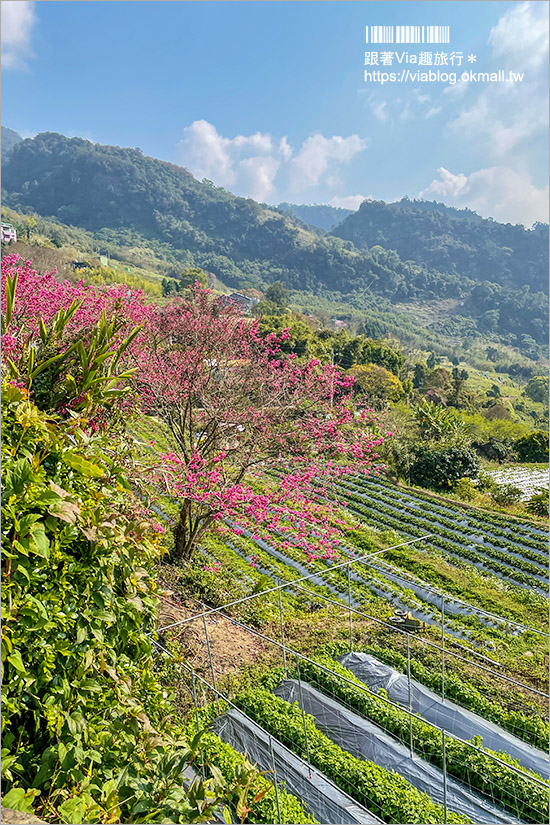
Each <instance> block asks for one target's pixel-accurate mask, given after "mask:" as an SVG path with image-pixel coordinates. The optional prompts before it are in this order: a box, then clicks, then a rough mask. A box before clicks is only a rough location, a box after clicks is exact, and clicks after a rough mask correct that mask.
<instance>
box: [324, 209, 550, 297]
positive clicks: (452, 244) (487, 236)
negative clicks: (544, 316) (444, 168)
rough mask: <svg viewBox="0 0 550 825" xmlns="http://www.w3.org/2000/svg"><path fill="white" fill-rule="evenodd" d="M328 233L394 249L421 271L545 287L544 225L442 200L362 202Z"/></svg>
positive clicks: (533, 288)
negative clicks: (500, 219)
mask: <svg viewBox="0 0 550 825" xmlns="http://www.w3.org/2000/svg"><path fill="white" fill-rule="evenodd" d="M332 234H333V235H337V236H338V237H339V238H344V239H345V240H348V241H352V242H353V243H354V245H355V246H356V247H357V248H358V249H367V248H369V249H370V248H371V247H373V246H376V245H380V246H382V247H384V249H394V250H395V251H396V252H397V254H398V255H399V256H400V258H401V259H402V260H405V261H415V263H418V264H421V265H422V266H425V267H426V268H427V269H438V270H440V271H442V272H450V273H456V274H459V275H463V276H465V277H467V278H472V279H473V280H475V281H481V282H483V281H491V282H493V283H496V284H500V285H501V286H506V287H509V288H511V289H518V288H520V287H524V286H528V287H529V288H530V289H531V291H532V292H538V291H539V290H542V291H545V290H547V289H548V225H547V224H535V226H534V228H533V229H532V230H527V229H525V228H524V227H523V226H520V225H516V226H514V225H512V224H509V223H507V224H503V223H497V222H496V221H493V220H491V219H486V218H481V217H480V216H479V215H477V214H476V213H475V212H472V211H471V210H469V209H460V210H459V209H453V208H452V207H449V206H445V205H444V204H442V203H435V202H429V201H411V200H409V199H408V198H403V199H402V200H401V201H398V202H397V203H385V202H384V201H364V202H363V203H362V204H361V206H360V208H359V209H358V210H357V212H354V213H352V214H351V215H349V216H348V217H347V218H346V219H345V220H344V221H343V223H341V224H340V226H338V227H336V228H334V229H333V232H332Z"/></svg>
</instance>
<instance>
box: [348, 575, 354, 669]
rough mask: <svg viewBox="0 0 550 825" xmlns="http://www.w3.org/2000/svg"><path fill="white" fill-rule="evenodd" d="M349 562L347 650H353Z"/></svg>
mask: <svg viewBox="0 0 550 825" xmlns="http://www.w3.org/2000/svg"><path fill="white" fill-rule="evenodd" d="M350 567H351V562H349V563H348V611H349V652H350V653H352V652H353V613H352V610H351V570H350Z"/></svg>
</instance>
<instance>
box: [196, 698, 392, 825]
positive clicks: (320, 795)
mask: <svg viewBox="0 0 550 825" xmlns="http://www.w3.org/2000/svg"><path fill="white" fill-rule="evenodd" d="M212 728H213V729H214V731H215V733H217V735H218V736H219V737H220V739H223V741H224V742H227V743H228V744H229V745H231V747H232V748H234V749H235V750H238V751H240V752H241V753H246V754H247V756H248V758H249V760H250V761H251V762H252V763H253V764H256V765H258V766H260V767H261V768H262V769H263V770H265V771H271V770H272V762H271V752H270V747H269V736H268V734H267V733H266V732H265V731H264V730H263V728H261V727H260V726H259V725H256V724H255V723H254V722H252V720H250V719H248V718H247V717H246V716H245V715H244V714H243V713H241V712H240V711H238V710H235V709H234V708H231V709H230V710H229V711H227V713H224V714H223V716H219V717H218V718H217V719H215V720H214V721H213V723H212ZM272 742H273V754H274V758H275V769H276V772H277V782H278V784H279V785H280V784H281V783H283V782H284V783H285V785H286V789H287V790H288V791H289V792H290V793H292V794H294V796H296V797H298V799H300V800H301V801H302V802H304V803H305V804H306V805H307V807H308V809H309V811H310V812H311V813H312V814H313V816H314V817H315V818H316V819H317V821H318V822H326V823H331V825H333V823H334V825H337V823H338V825H355V823H364V825H378V823H381V820H380V819H378V818H377V817H376V816H374V814H371V813H370V811H367V809H366V808H363V807H362V806H361V805H359V803H358V802H355V800H353V799H352V798H351V797H349V796H348V795H347V794H345V793H344V792H343V791H341V790H340V789H339V788H337V786H336V785H334V784H333V783H332V782H331V781H330V780H329V779H327V777H326V776H324V774H322V773H319V771H317V770H315V768H311V775H310V769H309V767H308V765H307V763H306V762H304V760H303V759H300V757H298V756H296V755H295V754H293V753H292V752H291V751H289V750H288V749H287V748H284V747H282V746H281V744H280V743H279V742H277V740H275V739H272ZM270 779H272V777H270Z"/></svg>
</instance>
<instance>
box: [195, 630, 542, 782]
mask: <svg viewBox="0 0 550 825" xmlns="http://www.w3.org/2000/svg"><path fill="white" fill-rule="evenodd" d="M201 615H203V616H204V614H201ZM224 618H226V619H227V620H228V621H230V622H231V623H233V624H235V625H238V626H239V627H241V628H242V629H244V630H246V631H247V632H249V633H250V634H252V635H253V636H256V637H257V638H260V639H262V640H263V641H265V642H268V643H269V644H272V645H274V646H275V647H277V648H280V649H281V650H283V649H284V652H285V654H286V655H285V659H286V661H288V657H294V659H295V660H296V661H297V662H299V661H300V660H302V661H304V662H307V663H308V664H310V665H313V666H314V667H316V668H319V670H322V671H325V672H326V673H329V674H331V676H335V675H336V676H337V678H338V679H340V680H341V681H342V682H344V683H347V684H349V685H351V686H353V687H354V688H357V689H359V690H361V691H362V692H363V693H365V694H372V691H370V689H369V688H368V687H367V686H366V685H364V684H361V683H360V682H358V681H354V680H352V679H348V678H347V677H345V676H343V675H341V674H334V671H332V670H330V669H329V668H327V667H326V666H325V665H322V664H321V663H319V662H317V661H315V659H311V658H310V657H309V656H306V655H305V654H303V653H300V652H299V651H297V650H295V649H294V648H292V647H289V646H288V645H285V644H284V643H283V642H280V641H278V640H277V639H273V638H272V637H270V636H267V635H266V634H265V633H260V631H259V630H254V629H253V628H250V627H248V626H247V625H245V624H244V623H243V622H240V621H239V620H238V619H234V618H232V617H231V616H224ZM205 634H206V638H207V648H208V651H209V659H210V669H211V673H212V674H214V671H215V663H214V660H213V657H212V652H211V648H210V644H209V642H208V629H207V626H206V625H205ZM285 672H288V668H286V669H285ZM299 673H300V671H299V666H298V681H301V679H300V675H299ZM408 681H409V685H410V682H411V679H410V674H408ZM213 686H214V688H215V689H217V688H216V687H215V685H213ZM377 698H378V699H380V700H381V701H383V702H384V703H386V704H387V705H391V706H392V707H394V708H396V709H397V710H399V711H403V712H404V713H406V714H407V715H408V716H409V717H410V719H411V720H412V719H417V720H418V721H419V722H422V723H424V724H426V725H429V726H430V727H432V728H434V729H436V730H439V731H440V732H444V733H445V735H446V736H447V737H450V738H451V739H454V740H455V741H457V742H461V743H462V744H463V745H467V746H468V747H470V748H472V750H475V751H477V752H479V753H483V754H485V755H486V756H488V757H490V758H491V759H492V760H493V761H494V762H495V763H498V764H500V765H503V766H505V767H506V768H507V769H509V770H511V771H512V772H513V773H517V774H519V775H521V776H522V777H525V776H526V775H527V776H528V774H526V773H525V771H523V770H521V769H520V768H516V767H515V766H514V765H511V764H509V763H508V762H505V761H504V760H502V759H499V757H497V756H495V755H493V754H491V753H488V752H487V751H486V750H485V749H484V748H480V747H478V746H477V745H475V744H473V743H472V742H470V741H468V740H466V739H462V738H461V737H460V736H457V734H455V733H449V732H448V731H446V730H445V728H443V727H441V726H439V725H435V724H434V723H432V722H428V721H427V720H426V719H425V718H424V717H423V716H421V715H420V714H417V713H414V712H413V711H411V710H410V709H406V708H404V707H403V706H402V705H400V704H398V703H396V702H393V701H392V700H391V699H389V698H388V697H387V696H384V695H383V694H377ZM533 781H534V782H535V784H538V785H540V786H542V787H547V785H548V783H547V782H544V780H542V779H539V778H537V777H533Z"/></svg>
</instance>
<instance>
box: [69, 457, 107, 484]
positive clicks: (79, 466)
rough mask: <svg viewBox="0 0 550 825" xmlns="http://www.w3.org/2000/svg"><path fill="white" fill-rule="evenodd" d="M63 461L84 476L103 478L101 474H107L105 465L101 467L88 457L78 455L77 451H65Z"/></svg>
mask: <svg viewBox="0 0 550 825" xmlns="http://www.w3.org/2000/svg"><path fill="white" fill-rule="evenodd" d="M63 461H64V462H65V464H67V465H68V466H69V467H71V468H72V469H73V470H76V471H77V472H78V473H81V474H82V475H83V476H89V477H91V478H101V476H103V475H104V474H105V471H104V469H103V467H99V466H98V465H97V464H93V463H92V462H91V461H88V459H87V458H83V457H82V456H81V455H77V454H76V453H72V452H70V451H66V452H64V453H63Z"/></svg>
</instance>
